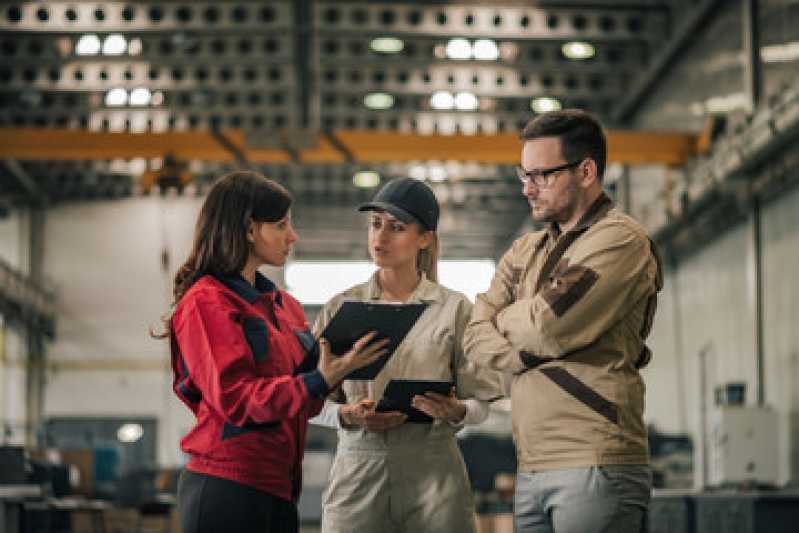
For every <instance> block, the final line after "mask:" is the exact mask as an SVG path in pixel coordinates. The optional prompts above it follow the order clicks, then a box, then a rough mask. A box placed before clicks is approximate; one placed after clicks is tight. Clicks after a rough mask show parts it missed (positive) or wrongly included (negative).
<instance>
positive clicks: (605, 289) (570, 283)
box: [496, 224, 657, 367]
mask: <svg viewBox="0 0 799 533" xmlns="http://www.w3.org/2000/svg"><path fill="white" fill-rule="evenodd" d="M656 275H657V266H656V263H655V260H654V258H653V256H652V254H651V252H650V244H649V240H648V238H647V237H646V236H645V235H643V234H640V233H637V232H635V231H632V230H630V229H629V228H627V227H624V226H622V225H618V224H607V225H602V226H600V227H597V228H596V230H595V231H592V232H591V235H590V236H589V235H586V237H585V238H583V239H580V240H578V241H576V242H575V244H574V245H572V249H570V250H569V253H568V254H567V255H565V256H564V257H563V258H562V259H561V260H560V262H559V263H558V264H557V265H556V267H555V268H554V270H553V271H552V274H551V275H550V277H549V279H547V280H544V282H543V284H542V286H541V290H540V291H539V292H538V293H537V294H536V295H535V296H533V297H532V298H525V299H520V300H517V301H516V302H514V303H512V304H511V305H509V306H507V307H505V308H504V309H502V310H501V311H500V312H499V313H498V315H497V317H496V324H497V331H498V334H499V335H502V336H503V338H504V339H506V342H508V343H510V344H511V345H512V346H513V348H514V349H515V350H517V351H519V352H520V353H521V358H522V360H523V361H524V362H525V363H526V364H527V366H528V367H530V366H536V365H537V364H540V363H543V362H546V361H548V360H552V359H556V358H559V357H562V356H564V355H567V354H569V353H571V352H574V351H576V350H579V349H581V348H584V347H587V346H589V345H591V344H592V343H593V342H594V341H596V340H597V339H598V338H599V337H600V336H601V335H603V334H604V333H605V332H607V331H608V330H609V329H610V328H611V327H612V326H613V325H614V324H616V323H617V322H618V321H619V320H621V319H622V318H623V317H624V316H626V315H627V314H628V313H629V312H630V310H631V309H632V308H633V306H635V305H637V304H638V303H639V302H641V301H642V299H644V298H647V297H649V296H650V295H651V294H652V293H654V292H655V291H656V290H657V289H656V282H655V277H656Z"/></svg>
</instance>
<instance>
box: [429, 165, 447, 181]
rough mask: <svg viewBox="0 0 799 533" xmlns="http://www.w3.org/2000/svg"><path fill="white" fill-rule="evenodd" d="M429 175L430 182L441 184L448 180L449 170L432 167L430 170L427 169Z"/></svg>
mask: <svg viewBox="0 0 799 533" xmlns="http://www.w3.org/2000/svg"><path fill="white" fill-rule="evenodd" d="M427 175H428V176H429V178H430V181H433V182H436V183H440V182H442V181H445V180H446V179H447V169H445V168H444V167H443V166H441V165H431V166H430V168H429V169H427Z"/></svg>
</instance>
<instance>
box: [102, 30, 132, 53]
mask: <svg viewBox="0 0 799 533" xmlns="http://www.w3.org/2000/svg"><path fill="white" fill-rule="evenodd" d="M127 49H128V41H126V40H125V38H124V37H122V35H121V34H119V33H112V34H111V35H109V36H108V37H106V38H105V41H103V55H106V56H121V55H122V54H124V53H125V50H127Z"/></svg>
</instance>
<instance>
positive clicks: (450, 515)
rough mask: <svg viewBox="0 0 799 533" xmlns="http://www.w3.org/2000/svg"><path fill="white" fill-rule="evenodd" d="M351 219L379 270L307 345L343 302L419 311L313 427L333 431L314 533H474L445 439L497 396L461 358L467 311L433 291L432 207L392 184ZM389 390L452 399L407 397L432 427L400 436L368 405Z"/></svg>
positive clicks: (401, 425) (459, 464)
mask: <svg viewBox="0 0 799 533" xmlns="http://www.w3.org/2000/svg"><path fill="white" fill-rule="evenodd" d="M360 210H361V211H368V212H369V234H368V245H369V253H370V255H371V257H372V259H373V261H374V262H375V264H376V265H377V267H378V270H377V272H375V274H374V275H373V276H372V277H371V279H369V280H368V281H367V282H365V283H362V284H360V285H356V286H355V287H352V288H350V289H348V290H346V291H344V292H342V293H341V294H338V295H337V296H335V297H333V298H332V299H331V300H330V301H329V302H328V303H327V304H326V305H325V306H324V308H323V309H322V312H321V313H320V316H319V318H318V319H317V322H316V324H315V326H314V329H315V331H316V333H317V334H318V333H319V332H321V331H322V330H323V329H324V327H325V326H326V325H327V323H328V322H329V321H330V319H331V318H332V317H333V315H335V313H336V311H337V310H338V308H339V307H340V306H341V304H342V302H343V301H345V300H359V301H383V302H395V303H396V302H402V303H425V304H427V307H426V309H425V310H424V312H423V313H422V315H421V317H420V318H419V320H418V321H417V322H416V323H415V324H414V326H413V328H412V329H411V331H410V332H409V333H408V335H407V336H406V337H405V339H404V340H403V342H402V343H401V344H400V346H399V347H398V348H397V350H396V351H395V352H394V354H393V355H392V356H391V358H390V359H389V360H388V362H387V363H386V365H385V366H384V367H383V369H382V370H381V371H380V372H379V374H378V375H377V376H376V378H375V379H374V381H373V382H369V383H366V382H359V381H353V380H346V381H344V382H343V384H342V385H341V387H340V389H339V390H338V391H337V394H335V395H334V396H335V401H329V402H328V403H327V404H326V407H325V409H324V411H323V413H322V414H321V415H320V416H319V417H317V418H316V419H315V421H316V423H320V424H325V425H331V426H335V427H337V428H338V429H339V433H338V434H339V444H338V448H337V451H336V458H335V461H334V464H333V468H332V470H331V472H330V481H329V485H328V488H327V491H326V493H325V497H324V501H323V507H324V509H323V515H322V532H323V533H336V532H352V531H357V532H359V533H369V532H375V533H378V532H379V533H387V532H404V531H408V532H413V533H422V532H427V531H430V532H432V531H435V532H437V533H447V532H452V533H455V532H457V533H464V532H466V533H469V532H473V531H474V522H473V520H474V518H473V517H474V508H473V502H472V495H471V490H470V488H469V480H468V478H467V475H466V471H465V468H464V464H463V459H462V458H461V455H460V452H459V450H458V446H457V443H456V441H455V432H456V431H457V430H458V429H459V428H460V427H461V426H462V425H463V424H474V423H479V422H481V421H482V420H484V419H485V417H486V416H487V413H488V407H487V403H488V401H490V400H493V399H496V398H497V397H499V396H501V395H502V386H501V377H500V376H499V374H496V373H493V372H491V371H486V370H484V369H480V370H479V371H478V370H477V369H476V368H475V367H474V366H472V365H470V364H468V363H467V362H466V361H465V359H464V358H463V357H462V351H461V337H462V335H463V331H464V328H465V327H466V324H467V322H468V320H469V315H470V312H471V303H470V302H469V300H468V299H467V298H466V297H465V296H464V295H463V294H461V293H458V292H455V291H453V290H450V289H447V288H446V287H443V286H442V285H439V284H438V283H437V275H436V265H437V260H438V237H437V235H436V227H437V225H438V215H439V207H438V202H437V201H436V198H435V196H434V194H433V192H432V191H431V190H430V188H429V187H427V186H426V185H425V184H424V183H422V182H420V181H417V180H414V179H398V180H393V181H391V182H389V183H388V184H386V185H385V186H384V187H383V188H382V189H381V190H380V191H379V192H378V193H377V195H376V196H375V197H374V199H373V200H372V202H369V203H367V204H364V205H362V206H361V207H360ZM392 378H406V379H433V380H447V381H451V382H453V383H456V387H455V389H454V390H453V394H452V395H450V396H443V395H437V394H434V393H428V395H426V396H416V397H415V398H414V401H413V406H414V407H416V408H417V409H419V410H421V411H423V412H425V413H427V414H428V415H430V416H431V417H432V418H433V419H434V422H433V423H432V424H406V423H405V419H406V417H405V415H404V414H402V413H399V412H389V413H380V412H376V411H375V399H377V398H380V397H381V396H382V394H383V390H384V389H385V387H386V384H387V383H388V381H390V380H391V379H392ZM312 422H313V421H312Z"/></svg>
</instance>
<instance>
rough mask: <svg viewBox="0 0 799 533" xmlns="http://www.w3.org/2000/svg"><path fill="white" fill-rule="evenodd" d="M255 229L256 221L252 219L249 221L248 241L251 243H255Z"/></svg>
mask: <svg viewBox="0 0 799 533" xmlns="http://www.w3.org/2000/svg"><path fill="white" fill-rule="evenodd" d="M255 230H256V226H255V221H254V220H253V219H250V221H249V222H248V223H247V242H248V243H250V244H254V243H255Z"/></svg>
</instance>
